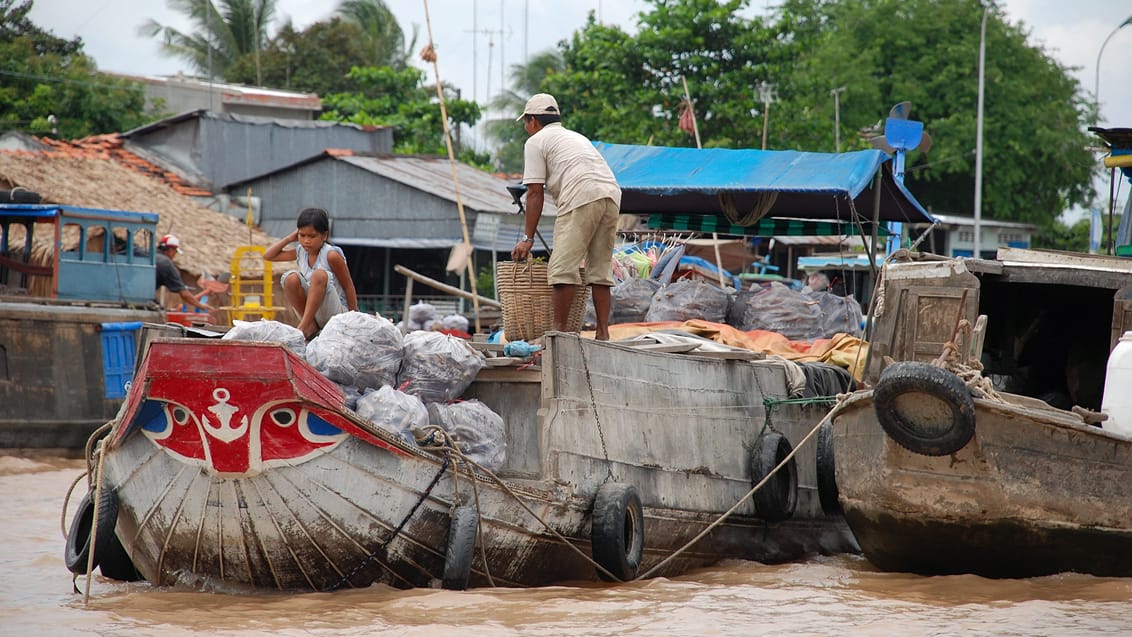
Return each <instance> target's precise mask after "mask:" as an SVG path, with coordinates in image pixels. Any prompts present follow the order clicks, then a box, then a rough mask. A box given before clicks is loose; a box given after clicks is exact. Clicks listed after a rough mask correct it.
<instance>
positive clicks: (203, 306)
mask: <svg viewBox="0 0 1132 637" xmlns="http://www.w3.org/2000/svg"><path fill="white" fill-rule="evenodd" d="M177 295H178V296H180V297H181V300H182V301H184V302H185V303H188V304H189V305H191V306H193V307H195V308H197V309H200V310H204V311H206V312H211V311H212V309H213V308H212V306H211V305H209V304H207V303H201V302H200V301H199V300H197V297H195V296H193V293H192V292H189V288H181V290H180V291H179V292H177Z"/></svg>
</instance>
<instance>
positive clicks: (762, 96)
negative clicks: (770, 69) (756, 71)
mask: <svg viewBox="0 0 1132 637" xmlns="http://www.w3.org/2000/svg"><path fill="white" fill-rule="evenodd" d="M759 101H761V102H762V103H763V150H766V129H767V126H768V125H769V124H770V103H771V102H773V101H774V85H773V84H771V83H770V82H766V81H763V82H759Z"/></svg>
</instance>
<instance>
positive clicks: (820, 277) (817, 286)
mask: <svg viewBox="0 0 1132 637" xmlns="http://www.w3.org/2000/svg"><path fill="white" fill-rule="evenodd" d="M806 288H807V289H808V290H809V291H810V292H828V291H829V277H827V276H826V275H825V273H824V272H814V273H813V274H811V275H810V276H808V277H806Z"/></svg>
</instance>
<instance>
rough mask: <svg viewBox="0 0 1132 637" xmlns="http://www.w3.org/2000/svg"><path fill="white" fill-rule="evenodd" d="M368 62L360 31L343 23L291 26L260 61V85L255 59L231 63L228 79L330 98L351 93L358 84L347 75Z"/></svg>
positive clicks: (337, 20)
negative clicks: (332, 94)
mask: <svg viewBox="0 0 1132 637" xmlns="http://www.w3.org/2000/svg"><path fill="white" fill-rule="evenodd" d="M367 57H368V53H367V51H366V49H365V44H364V38H363V37H362V33H361V31H360V30H359V29H358V27H357V26H355V25H353V24H351V23H349V22H346V21H345V20H343V19H342V18H339V17H334V18H331V19H330V20H328V21H325V22H315V23H314V24H312V25H310V26H309V27H307V28H306V29H304V30H302V31H296V30H295V29H294V27H292V26H291V25H290V24H287V25H285V26H283V27H282V28H281V29H280V30H279V33H277V34H276V35H275V37H274V38H272V39H271V42H270V43H268V45H267V48H266V49H264V51H263V52H262V53H261V54H260V55H259V56H258V59H259V63H260V76H259V80H260V81H259V82H257V78H256V55H255V54H251V53H248V54H245V55H243V56H240V57H239V58H237V59H236V61H235V62H233V63H232V66H230V67H229V68H228V74H227V79H228V80H229V81H231V82H242V83H244V84H257V83H262V84H263V85H264V86H271V87H275V88H282V89H287V90H293V91H301V92H305V93H317V94H319V95H329V94H331V93H338V92H343V91H348V90H350V89H351V88H353V86H354V83H353V82H352V81H351V80H348V79H347V78H346V75H347V74H348V73H349V72H350V69H352V68H353V67H355V66H363V65H365V64H366V62H365V60H366V59H367Z"/></svg>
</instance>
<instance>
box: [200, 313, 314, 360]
mask: <svg viewBox="0 0 1132 637" xmlns="http://www.w3.org/2000/svg"><path fill="white" fill-rule="evenodd" d="M221 338H226V339H231V340H235V341H254V342H257V343H282V344H283V345H286V346H287V349H289V350H291V351H292V352H294V353H296V354H298V355H299V356H305V355H306V351H307V339H306V337H304V336H303V331H302V330H300V329H299V328H297V327H293V326H291V325H287V324H286V323H280V322H279V321H266V320H260V321H232V329H230V330H228V331H227V332H225V333H224V336H222V337H221Z"/></svg>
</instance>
